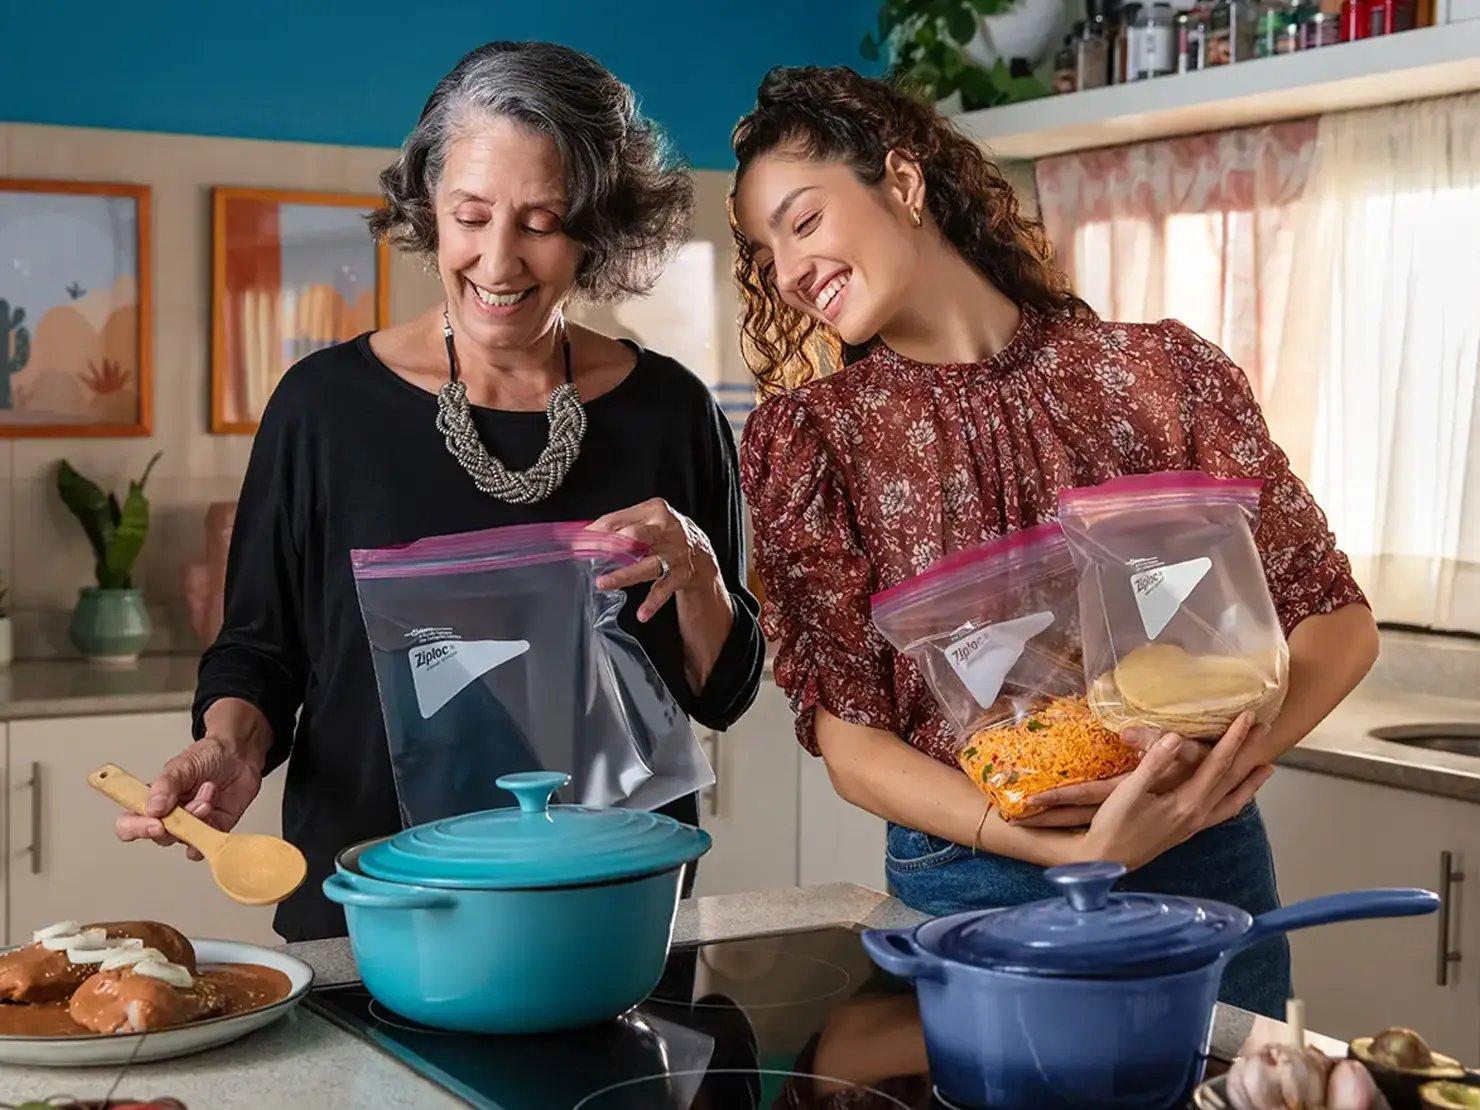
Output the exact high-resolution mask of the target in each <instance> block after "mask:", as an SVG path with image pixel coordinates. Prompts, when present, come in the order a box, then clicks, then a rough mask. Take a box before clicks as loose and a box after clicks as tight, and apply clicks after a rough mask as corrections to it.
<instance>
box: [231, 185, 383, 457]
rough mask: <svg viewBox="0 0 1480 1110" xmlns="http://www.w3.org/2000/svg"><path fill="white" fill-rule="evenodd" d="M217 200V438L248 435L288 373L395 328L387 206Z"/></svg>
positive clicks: (254, 193) (362, 201) (337, 197)
mask: <svg viewBox="0 0 1480 1110" xmlns="http://www.w3.org/2000/svg"><path fill="white" fill-rule="evenodd" d="M211 192H212V198H213V199H212V206H211V207H212V224H211V431H213V432H217V433H226V434H230V433H244V434H249V433H251V432H254V431H256V429H257V421H258V419H259V418H260V417H261V415H262V407H263V406H264V405H265V404H266V403H267V398H268V397H269V396H270V395H271V393H272V391H273V389H274V388H275V387H276V386H277V383H278V381H279V380H280V379H281V378H282V376H283V375H284V374H285V373H286V372H287V370H288V367H290V366H292V365H293V363H295V362H297V361H298V360H299V359H301V358H303V357H305V356H306V355H309V354H312V353H313V352H314V351H317V350H319V349H320V348H322V347H328V346H330V345H332V344H335V343H341V342H343V341H345V340H346V339H353V338H354V337H355V336H357V335H359V334H360V333H361V332H366V331H372V330H374V329H376V328H379V327H383V326H384V325H385V324H386V323H387V322H388V318H389V314H390V312H389V305H390V281H389V268H390V251H389V248H388V247H387V246H386V244H385V243H377V242H376V241H375V240H374V239H372V238H371V236H370V231H369V229H368V228H367V227H366V224H365V217H366V216H368V215H369V214H370V213H371V212H372V211H373V210H374V209H375V208H377V207H378V206H379V204H380V198H379V197H374V196H357V195H344V194H338V193H309V192H298V191H293V190H286V189H234V188H226V187H218V188H215V189H213V190H212V191H211Z"/></svg>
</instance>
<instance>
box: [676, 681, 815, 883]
mask: <svg viewBox="0 0 1480 1110" xmlns="http://www.w3.org/2000/svg"><path fill="white" fill-rule="evenodd" d="M698 736H699V741H700V743H701V744H702V745H703V746H704V749H705V752H706V753H707V754H708V756H709V761H710V763H711V764H712V765H713V767H714V777H715V784H714V786H713V787H711V788H710V789H709V790H706V791H704V792H703V793H702V794H701V795H700V797H699V824H700V825H702V826H703V827H704V828H705V829H706V830H707V831H708V832H709V834H710V835H711V836H712V837H714V847H713V848H711V849H710V851H709V854H708V855H706V856H704V858H703V859H701V860H700V861H699V876H698V880H697V881H696V882H695V884H694V893H695V894H736V893H739V892H741V891H748V890H775V889H777V888H780V887H789V886H795V885H796V883H797V755H798V753H799V752H800V750H801V749H800V748H799V747H798V746H797V742H796V738H795V733H794V730H793V727H792V715H791V707H790V706H789V705H788V704H787V701H786V695H785V694H783V693H782V692H781V690H780V689H779V688H778V687H777V686H776V684H775V683H774V682H763V683H761V687H760V690H759V691H758V692H757V694H756V698H755V704H754V705H752V706H751V708H750V710H749V712H747V713H746V714H745V716H744V717H742V718H741V719H740V720H739V721H738V722H737V723H736V724H735V725H734V726H733V727H732V728H731V729H730V730H729V731H728V732H714V731H712V730H709V729H703V730H699V732H698Z"/></svg>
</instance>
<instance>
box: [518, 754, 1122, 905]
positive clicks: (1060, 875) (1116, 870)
mask: <svg viewBox="0 0 1480 1110" xmlns="http://www.w3.org/2000/svg"><path fill="white" fill-rule="evenodd" d="M509 777H510V778H519V777H522V776H518V775H510V776H509ZM499 785H500V786H502V785H503V779H500V780H499ZM1124 874H1125V865H1124V864H1120V863H1112V862H1111V861H1109V860H1099V861H1095V862H1091V863H1066V864H1064V865H1063V866H1062V867H1050V868H1049V869H1048V870H1047V871H1045V872H1044V873H1043V877H1044V878H1045V879H1047V880H1048V881H1049V882H1051V883H1053V884H1054V886H1056V887H1058V888H1059V893H1060V894H1062V895H1063V896H1064V897H1065V898H1067V899H1068V900H1069V905H1070V906H1072V907H1074V909H1076V910H1078V911H1079V912H1080V913H1091V912H1093V911H1096V910H1103V909H1104V908H1105V907H1106V906H1107V905H1108V904H1109V901H1110V888H1111V887H1113V886H1114V885H1115V882H1116V880H1117V879H1119V878H1120V877H1121V876H1122V875H1124Z"/></svg>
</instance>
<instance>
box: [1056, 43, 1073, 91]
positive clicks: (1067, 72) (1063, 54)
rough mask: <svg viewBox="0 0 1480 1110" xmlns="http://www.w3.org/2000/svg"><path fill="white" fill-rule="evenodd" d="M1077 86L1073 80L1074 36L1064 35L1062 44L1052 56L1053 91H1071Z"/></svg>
mask: <svg viewBox="0 0 1480 1110" xmlns="http://www.w3.org/2000/svg"><path fill="white" fill-rule="evenodd" d="M1077 88H1078V86H1077V85H1076V84H1075V81H1074V36H1073V35H1065V36H1064V44H1063V45H1062V46H1060V47H1059V48H1058V50H1056V51H1055V52H1054V56H1053V91H1054V92H1056V93H1071V92H1074V91H1075V90H1076V89H1077Z"/></svg>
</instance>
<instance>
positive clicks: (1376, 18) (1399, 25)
mask: <svg viewBox="0 0 1480 1110" xmlns="http://www.w3.org/2000/svg"><path fill="white" fill-rule="evenodd" d="M1371 12H1372V20H1371V33H1372V34H1374V35H1391V34H1394V33H1395V32H1398V31H1411V30H1413V25H1414V23H1415V22H1416V19H1415V16H1416V14H1417V13H1416V11H1415V4H1414V0H1372V8H1371Z"/></svg>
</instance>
